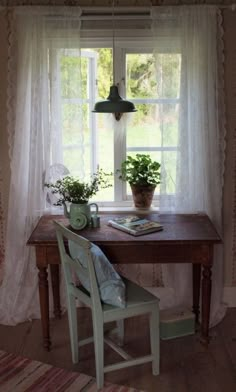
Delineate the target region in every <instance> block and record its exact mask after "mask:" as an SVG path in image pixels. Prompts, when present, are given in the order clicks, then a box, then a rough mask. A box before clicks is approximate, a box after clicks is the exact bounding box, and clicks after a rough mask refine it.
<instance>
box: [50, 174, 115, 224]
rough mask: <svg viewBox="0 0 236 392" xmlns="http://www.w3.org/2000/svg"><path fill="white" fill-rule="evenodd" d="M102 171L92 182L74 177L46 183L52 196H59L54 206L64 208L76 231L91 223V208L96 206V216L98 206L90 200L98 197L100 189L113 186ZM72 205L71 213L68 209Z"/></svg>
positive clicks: (93, 176) (92, 178)
mask: <svg viewBox="0 0 236 392" xmlns="http://www.w3.org/2000/svg"><path fill="white" fill-rule="evenodd" d="M110 175H111V173H110V174H108V173H105V172H104V171H103V170H102V169H100V170H98V171H97V172H96V173H94V174H93V175H92V176H91V181H90V182H83V181H81V180H80V179H79V178H77V177H74V176H70V175H68V176H65V177H64V178H62V179H59V180H57V181H56V182H55V183H45V184H44V185H45V187H46V188H49V189H51V192H52V194H55V195H57V197H58V200H57V202H56V203H54V205H57V206H64V213H65V216H66V217H68V218H69V220H70V224H71V226H72V227H73V228H74V229H83V228H84V227H85V226H86V225H88V224H90V222H91V207H92V206H94V207H95V210H96V214H97V213H98V205H97V204H96V203H89V199H90V198H91V197H92V196H94V195H96V193H97V192H98V191H99V190H100V189H104V188H108V187H110V186H112V185H111V184H110V182H109V176H110ZM67 203H70V211H68V209H67Z"/></svg>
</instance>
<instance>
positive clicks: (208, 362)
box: [0, 308, 236, 392]
mask: <svg viewBox="0 0 236 392" xmlns="http://www.w3.org/2000/svg"><path fill="white" fill-rule="evenodd" d="M78 320H79V323H80V326H81V328H80V331H79V335H80V336H81V337H85V336H88V334H89V333H90V332H91V327H90V326H91V320H90V314H89V311H88V309H85V308H80V309H79V310H78ZM126 321H127V322H126V324H125V334H126V341H125V348H127V349H128V351H129V352H130V353H131V354H132V353H134V354H139V353H140V354H143V353H145V352H147V350H148V349H149V338H148V328H147V320H146V319H145V318H133V319H130V320H126ZM51 331H52V340H53V347H52V350H51V352H46V351H44V349H43V348H42V344H41V324H40V321H39V320H35V321H32V322H27V323H23V324H19V325H17V326H16V327H8V326H0V349H1V350H5V351H8V352H14V353H18V354H21V355H24V356H27V357H29V358H32V359H36V360H39V361H43V362H46V363H49V364H51V365H54V366H58V367H63V368H66V369H71V370H75V371H81V372H83V373H86V374H90V375H93V376H95V369H94V352H93V345H92V344H90V345H88V346H85V347H83V348H81V351H80V356H81V360H80V364H79V365H74V366H73V365H72V363H71V356H70V347H69V336H68V325H67V316H66V315H64V316H63V317H62V319H61V320H52V321H51ZM211 336H212V339H211V342H210V346H209V348H208V349H205V348H204V347H203V346H202V345H201V344H200V342H199V336H198V335H197V334H196V335H194V336H186V337H183V338H178V339H173V340H169V341H161V373H160V376H157V377H154V376H152V373H151V364H145V365H140V366H136V367H133V368H129V369H125V370H119V371H115V372H111V373H107V374H106V376H105V378H106V380H107V381H111V382H113V383H118V384H123V385H124V384H125V385H129V386H132V387H136V388H139V389H142V390H145V391H147V392H149V391H150V392H156V391H157V392H221V391H222V392H236V308H233V309H232V308H231V309H229V310H228V312H227V314H226V317H225V318H224V320H223V321H222V322H221V323H220V324H219V325H218V326H216V327H215V328H212V329H211ZM105 358H106V362H112V361H113V362H115V361H116V360H117V359H119V357H118V356H117V354H113V351H111V349H109V348H107V349H106V350H105ZM22 392H23V391H22Z"/></svg>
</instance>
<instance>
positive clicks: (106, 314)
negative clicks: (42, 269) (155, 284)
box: [54, 221, 160, 389]
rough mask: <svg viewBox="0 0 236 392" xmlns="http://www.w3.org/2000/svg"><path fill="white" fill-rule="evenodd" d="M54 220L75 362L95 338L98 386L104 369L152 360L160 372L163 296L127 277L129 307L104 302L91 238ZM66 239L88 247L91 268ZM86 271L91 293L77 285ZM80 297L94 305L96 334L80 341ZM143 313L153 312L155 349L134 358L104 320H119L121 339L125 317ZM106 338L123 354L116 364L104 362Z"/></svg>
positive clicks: (100, 385) (152, 339)
mask: <svg viewBox="0 0 236 392" xmlns="http://www.w3.org/2000/svg"><path fill="white" fill-rule="evenodd" d="M54 224H55V228H56V233H57V240H58V245H59V251H60V258H61V264H62V266H63V272H64V276H65V283H66V294H67V305H68V322H69V330H70V343H71V353H72V362H73V363H78V360H79V347H81V346H83V345H85V344H87V343H90V342H92V341H93V342H94V348H95V363H96V381H97V388H98V389H100V388H102V387H103V384H104V373H106V372H109V371H113V370H118V369H122V368H125V367H128V366H134V365H140V364H143V363H147V362H152V373H153V375H158V374H159V357H160V351H159V299H158V298H157V297H155V296H153V295H152V294H151V293H149V292H148V291H146V290H145V289H143V288H142V287H139V286H137V285H136V284H134V283H132V282H130V281H128V280H124V282H125V285H126V307H125V308H119V307H115V306H112V305H107V304H104V303H102V302H101V300H100V296H99V288H98V284H97V279H96V274H95V269H94V264H93V261H92V256H91V252H90V247H91V242H90V241H88V240H87V239H85V238H83V237H81V236H79V235H77V234H76V233H74V232H72V231H71V230H69V229H67V228H65V227H64V226H63V225H61V224H60V223H58V222H56V221H55V222H54ZM66 240H67V241H73V242H75V243H76V244H77V245H78V246H81V247H82V248H83V249H84V250H85V251H86V253H87V266H88V268H86V269H85V268H84V267H83V266H82V265H81V264H80V262H78V261H77V260H74V259H72V258H71V256H70V255H69V254H68V251H67V247H66V246H65V243H66ZM86 273H87V275H88V278H89V282H90V293H88V292H87V291H86V290H85V289H84V288H83V287H81V286H77V285H76V282H75V278H74V277H75V276H77V277H78V279H79V276H80V274H83V275H84V274H86ZM77 298H78V299H79V300H80V301H81V302H82V303H84V304H86V305H87V306H88V307H90V308H91V311H92V321H93V335H94V336H93V337H92V338H87V339H84V340H82V341H80V342H79V341H78V329H77V328H78V326H77V311H76V299H77ZM143 314H149V324H150V345H151V353H150V354H149V355H146V356H143V357H139V358H131V357H130V356H129V355H128V354H127V353H126V352H125V351H124V350H123V349H122V348H121V347H120V345H117V344H115V343H114V342H113V341H112V340H111V339H110V338H107V337H104V324H105V323H107V322H111V321H116V322H117V333H118V337H119V339H120V342H122V341H123V336H124V325H123V321H124V319H125V318H128V317H133V316H138V315H143ZM104 342H106V343H108V344H109V345H110V347H112V348H113V349H114V350H115V351H116V352H117V353H118V354H120V355H121V356H122V357H123V359H124V360H123V361H121V362H118V363H115V364H112V365H108V366H104Z"/></svg>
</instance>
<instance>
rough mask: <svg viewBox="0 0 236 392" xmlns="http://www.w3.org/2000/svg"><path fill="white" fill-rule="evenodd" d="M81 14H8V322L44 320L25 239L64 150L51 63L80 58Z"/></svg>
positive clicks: (4, 299) (4, 302)
mask: <svg viewBox="0 0 236 392" xmlns="http://www.w3.org/2000/svg"><path fill="white" fill-rule="evenodd" d="M80 14H81V11H80V8H78V7H75V8H74V7H73V8H64V7H63V8H61V7H52V8H51V7H45V8H41V7H32V8H31V7H18V8H15V9H14V10H11V11H10V12H9V21H10V23H9V28H10V31H9V35H10V38H9V43H10V48H9V56H10V57H9V80H8V83H9V86H10V87H11V88H9V91H8V93H9V95H10V96H9V97H8V102H14V103H15V104H14V106H15V108H16V109H15V111H14V108H13V107H12V106H11V105H8V106H9V107H8V108H9V113H8V118H9V140H10V146H9V148H10V154H11V183H10V200H9V211H8V221H7V236H6V237H7V239H6V255H5V259H6V262H5V272H4V279H3V284H2V286H1V288H0V323H3V324H9V325H14V324H16V323H19V322H22V321H25V320H28V319H31V318H35V317H40V312H39V303H38V278H37V270H36V265H35V255H34V250H33V249H32V248H30V247H27V246H26V242H27V239H28V237H29V235H30V233H31V231H32V229H33V227H34V226H35V224H36V222H37V220H38V218H39V216H40V215H41V211H43V210H44V207H45V197H44V189H43V173H44V171H45V169H46V168H47V167H48V166H49V165H50V164H52V163H55V162H57V161H58V159H59V157H58V155H59V154H60V151H58V155H57V144H56V143H55V134H56V133H59V132H60V130H59V129H57V123H56V121H55V119H56V116H55V110H56V109H57V110H58V107H59V106H58V105H59V103H60V102H58V100H59V99H60V97H59V96H58V95H57V94H55V91H56V87H55V86H56V84H57V79H56V77H55V74H56V73H55V72H53V68H52V67H54V69H55V67H57V68H58V69H60V67H64V68H66V67H68V68H69V66H70V62H69V61H64V63H60V61H58V59H59V58H60V55H61V53H62V51H64V50H65V49H67V48H75V49H76V51H77V54H78V55H79V50H80V49H79V48H80ZM13 48H14V50H12V49H13ZM13 64H15V67H14V68H13ZM66 72H67V74H69V69H66V70H65V73H66ZM79 73H80V67H79V63H78V74H79ZM51 74H52V76H54V79H53V78H49V75H51ZM58 75H60V72H59V73H58ZM11 78H12V79H11ZM12 80H15V84H14V83H13V82H12ZM78 110H79V109H78ZM79 112H80V110H79ZM81 123H82V120H81Z"/></svg>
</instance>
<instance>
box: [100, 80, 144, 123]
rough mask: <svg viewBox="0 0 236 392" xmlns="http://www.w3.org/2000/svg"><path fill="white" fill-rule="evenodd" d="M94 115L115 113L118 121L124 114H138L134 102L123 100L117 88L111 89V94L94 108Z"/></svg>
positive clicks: (112, 87)
mask: <svg viewBox="0 0 236 392" xmlns="http://www.w3.org/2000/svg"><path fill="white" fill-rule="evenodd" d="M93 112H94V113H114V114H115V117H116V119H117V120H119V119H120V117H121V114H122V113H131V112H137V110H136V109H135V106H134V104H133V103H132V102H130V101H126V100H124V99H122V98H121V97H120V95H119V92H118V87H117V86H111V87H110V94H109V96H108V97H107V99H106V100H104V101H99V102H97V103H96V104H95V106H94V110H93Z"/></svg>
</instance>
